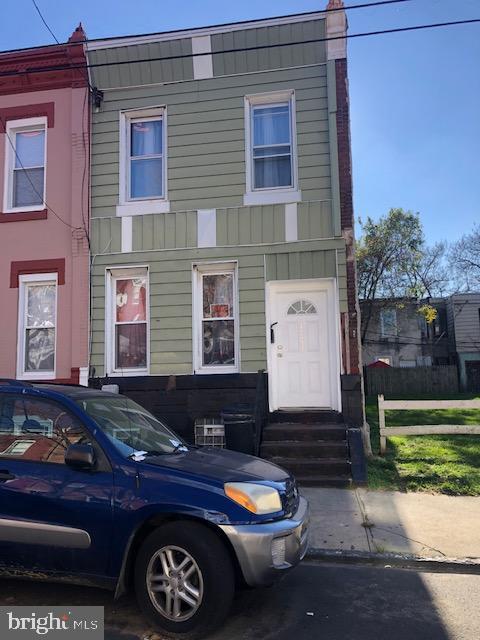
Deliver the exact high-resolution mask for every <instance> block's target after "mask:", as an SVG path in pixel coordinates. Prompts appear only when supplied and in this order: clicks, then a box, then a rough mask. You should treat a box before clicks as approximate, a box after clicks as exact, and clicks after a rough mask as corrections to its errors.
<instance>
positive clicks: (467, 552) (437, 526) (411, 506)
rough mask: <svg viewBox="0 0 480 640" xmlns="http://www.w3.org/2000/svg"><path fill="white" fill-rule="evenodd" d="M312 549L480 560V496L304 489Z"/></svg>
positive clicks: (352, 553) (438, 558)
mask: <svg viewBox="0 0 480 640" xmlns="http://www.w3.org/2000/svg"><path fill="white" fill-rule="evenodd" d="M301 493H302V494H303V495H304V496H305V497H306V498H307V499H308V500H309V502H310V512H311V524H310V547H311V549H312V551H316V550H317V551H318V550H324V551H329V552H339V555H342V554H343V555H345V556H348V555H351V556H353V555H355V554H359V555H361V554H369V555H378V556H382V555H384V556H387V555H388V554H402V555H405V556H415V557H418V558H424V559H427V558H428V559H434V560H444V561H447V560H452V559H453V560H455V559H456V560H460V561H463V562H466V561H469V562H472V563H475V564H476V563H479V564H480V498H470V497H453V496H445V495H431V494H428V493H400V492H397V491H368V490H367V489H353V490H349V489H321V488H306V487H305V488H303V489H302V490H301Z"/></svg>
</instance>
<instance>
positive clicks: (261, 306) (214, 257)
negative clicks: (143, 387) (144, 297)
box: [91, 239, 345, 375]
mask: <svg viewBox="0 0 480 640" xmlns="http://www.w3.org/2000/svg"><path fill="white" fill-rule="evenodd" d="M310 245H311V246H312V250H311V251H305V247H304V246H303V243H300V242H298V243H292V245H291V246H290V245H288V244H281V245H273V246H268V245H267V246H244V247H235V246H233V247H217V248H209V249H177V250H164V251H143V252H140V251H138V252H137V251H136V252H133V253H117V254H115V255H99V256H97V259H96V261H95V263H94V267H93V274H92V328H94V330H93V335H92V360H91V363H92V365H93V366H94V367H95V368H96V374H97V375H102V374H103V363H104V321H105V269H106V268H108V267H116V266H117V267H119V266H124V265H125V266H126V265H128V266H132V265H144V264H148V265H149V282H150V353H151V362H150V373H151V374H154V375H167V374H178V375H180V374H185V373H192V371H193V343H192V267H193V265H194V264H195V263H197V262H210V261H223V260H224V261H237V262H238V291H239V311H240V318H239V319H240V364H241V371H242V372H252V371H257V370H258V369H261V368H265V367H266V351H265V349H266V344H265V268H266V272H267V279H272V276H274V275H276V278H275V279H290V278H294V277H295V278H300V279H301V278H312V277H335V275H336V270H335V253H336V250H337V249H341V247H342V240H341V239H337V240H324V241H322V240H318V241H313V242H311V243H310ZM343 253H344V252H343ZM341 254H342V251H338V256H340V255H341ZM285 262H286V264H287V265H288V267H287V271H286V272H285V271H282V268H283V267H282V265H284V264H285ZM274 269H275V270H276V271H275V272H274ZM340 269H341V264H340V260H339V275H340ZM344 280H345V277H344V276H343V277H339V289H340V292H341V291H342V289H345V285H344ZM340 281H342V282H340ZM341 299H342V294H341Z"/></svg>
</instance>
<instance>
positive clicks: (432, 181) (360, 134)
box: [0, 0, 480, 242]
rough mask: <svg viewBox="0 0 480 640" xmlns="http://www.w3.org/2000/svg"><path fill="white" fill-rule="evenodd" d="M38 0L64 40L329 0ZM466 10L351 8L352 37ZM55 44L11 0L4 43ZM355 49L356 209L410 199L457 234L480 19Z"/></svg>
mask: <svg viewBox="0 0 480 640" xmlns="http://www.w3.org/2000/svg"><path fill="white" fill-rule="evenodd" d="M359 1H360V0H347V2H346V4H347V6H348V5H351V4H357V3H359ZM362 1H365V0H362ZM37 3H38V5H39V7H40V8H41V10H42V12H43V14H44V16H45V18H46V19H47V21H48V22H49V24H50V26H51V28H52V30H53V31H54V33H55V34H56V36H57V37H58V38H59V40H61V41H64V40H66V39H67V38H68V36H69V35H70V33H71V32H72V31H73V29H74V27H75V26H76V25H77V24H78V22H79V21H80V20H81V21H82V22H83V24H84V28H85V30H86V32H87V35H88V37H90V38H98V37H104V36H113V35H122V34H131V33H141V32H151V31H163V30H169V29H179V28H186V27H195V26H203V25H208V24H216V23H222V22H230V21H236V20H248V19H252V18H262V17H268V16H272V15H283V14H288V13H294V12H301V11H312V10H318V9H321V8H324V6H325V5H326V3H327V0H321V1H320V2H314V1H313V0H263V1H261V2H259V1H258V0H243V1H242V2H225V0H203V1H202V2H199V1H198V0H197V1H194V0H181V2H171V3H160V2H159V1H158V0H137V2H136V3H134V5H132V4H131V2H127V0H82V1H81V2H73V1H72V0H63V1H60V0H37ZM468 18H480V0H412V1H411V2H406V3H405V4H399V5H392V6H387V7H372V8H367V9H357V10H352V11H349V12H348V19H349V27H350V29H349V30H350V33H358V32H364V31H373V30H378V29H388V28H392V27H397V26H406V25H413V24H422V23H429V22H445V21H449V20H459V19H468ZM50 41H51V36H50V35H49V33H48V32H47V31H46V29H45V27H44V26H43V24H42V23H41V21H40V19H39V17H38V15H37V14H36V12H35V9H34V7H33V5H32V2H31V0H3V2H2V20H1V22H0V47H1V49H10V48H16V47H23V46H25V47H27V46H34V45H37V44H45V43H49V42H50ZM348 47H349V65H350V67H349V74H350V99H351V118H352V147H353V171H354V197H355V213H356V216H357V217H358V216H362V217H366V216H367V215H371V216H372V217H374V218H376V217H378V216H379V215H381V214H383V213H385V212H386V211H388V209H389V208H390V207H403V208H405V209H412V210H414V211H419V212H420V214H421V217H422V221H423V223H424V227H425V232H426V235H427V239H428V240H429V241H430V242H434V241H437V240H442V239H446V240H454V239H456V238H458V237H459V236H460V235H461V234H462V233H464V232H465V231H468V230H469V229H471V227H472V226H473V223H474V222H477V221H480V69H479V66H480V65H479V61H480V24H476V25H466V26H459V27H450V28H446V29H436V30H429V31H419V32H413V33H403V34H394V35H383V36H376V37H370V38H359V39H353V40H350V41H349V44H348Z"/></svg>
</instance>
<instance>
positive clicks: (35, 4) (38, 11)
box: [32, 0, 60, 44]
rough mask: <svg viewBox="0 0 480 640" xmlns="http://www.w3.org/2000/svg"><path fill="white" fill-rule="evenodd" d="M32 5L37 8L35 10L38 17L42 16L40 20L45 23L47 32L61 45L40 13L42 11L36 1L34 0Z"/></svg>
mask: <svg viewBox="0 0 480 640" xmlns="http://www.w3.org/2000/svg"><path fill="white" fill-rule="evenodd" d="M32 4H33V6H34V7H35V9H36V10H37V13H38V15H39V16H40V20H41V21H42V22H43V24H44V25H45V27H46V28H47V30H48V31H49V33H50V35H51V36H52V38H53V39H54V40H55V42H56V43H57V44H60V41H59V40H58V39H57V36H56V35H55V34H54V33H53V31H52V30H51V29H50V27H49V26H48V23H47V21H46V20H45V18H44V17H43V15H42V12H41V11H40V9H39V8H38V5H37V3H36V2H35V0H32Z"/></svg>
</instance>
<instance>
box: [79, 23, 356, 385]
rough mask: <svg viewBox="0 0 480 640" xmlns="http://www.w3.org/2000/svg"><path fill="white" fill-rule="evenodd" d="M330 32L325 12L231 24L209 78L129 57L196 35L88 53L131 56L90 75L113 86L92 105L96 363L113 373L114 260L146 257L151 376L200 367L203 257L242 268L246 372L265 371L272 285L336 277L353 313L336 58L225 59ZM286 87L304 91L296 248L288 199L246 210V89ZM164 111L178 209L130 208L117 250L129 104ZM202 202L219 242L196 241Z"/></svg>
mask: <svg viewBox="0 0 480 640" xmlns="http://www.w3.org/2000/svg"><path fill="white" fill-rule="evenodd" d="M324 35H325V29H324V20H322V19H318V20H310V21H304V22H298V23H291V24H280V25H277V26H268V27H255V28H251V29H247V28H246V29H243V28H242V29H240V30H237V31H235V30H228V28H226V30H225V32H224V33H215V34H214V35H212V36H211V44H212V60H213V72H214V77H213V78H208V79H202V80H194V79H193V62H192V58H191V57H187V58H177V59H175V60H165V61H163V62H158V61H156V62H155V61H151V62H142V63H135V62H134V61H135V60H138V59H141V58H155V57H160V56H171V55H183V54H185V53H186V54H189V53H191V39H190V38H183V37H182V38H181V39H178V40H172V41H162V42H151V43H149V44H139V45H128V46H118V47H117V46H115V47H114V48H111V49H99V50H96V51H90V52H89V53H88V56H89V61H90V62H93V63H102V62H110V61H120V60H125V61H128V62H129V63H128V64H125V65H117V66H108V67H97V68H94V69H92V82H93V84H94V85H95V86H97V87H98V88H99V89H102V90H105V92H104V99H103V101H102V104H101V106H100V108H99V109H98V110H94V112H93V113H92V147H91V158H92V163H91V218H92V221H91V235H92V253H93V254H95V257H94V260H93V267H92V278H91V285H92V308H91V312H92V320H91V322H92V324H91V327H92V347H91V351H92V356H91V364H92V365H93V366H94V367H95V368H96V375H103V373H104V358H105V353H104V348H105V347H104V343H105V270H106V269H107V268H108V267H116V266H135V265H148V268H149V286H150V340H149V348H150V373H151V374H153V375H171V374H178V375H181V374H191V373H192V372H193V340H192V331H193V318H192V312H193V309H192V266H193V265H194V264H195V263H197V262H207V263H208V262H214V261H230V262H231V261H236V262H237V263H238V294H239V313H240V317H239V333H240V336H239V338H240V370H241V371H242V372H254V371H257V370H258V369H262V368H266V338H267V336H266V328H265V283H266V281H271V280H294V279H310V278H336V284H337V289H338V296H339V306H340V311H341V312H345V311H347V280H346V253H345V241H344V239H343V238H342V237H341V226H340V207H339V180H338V152H337V130H336V111H337V105H336V98H335V91H336V88H335V62H334V61H329V62H326V55H325V43H310V44H308V45H307V44H306V45H301V44H300V45H293V44H289V45H288V46H281V47H271V48H263V49H262V48H260V49H257V50H255V51H250V52H243V53H238V54H221V53H218V52H219V51H221V50H224V49H229V48H240V47H243V46H245V47H248V46H260V47H262V46H264V45H272V44H278V43H287V42H288V43H292V42H299V41H305V40H313V39H317V38H322V37H324ZM290 90H293V91H294V93H295V121H296V130H297V139H296V146H297V158H296V161H297V166H298V189H299V190H300V191H301V201H300V202H298V203H297V235H298V241H295V242H286V237H285V231H286V229H285V227H286V219H285V205H284V204H271V205H262V206H244V205H243V197H244V194H245V191H246V164H245V160H246V159H245V97H246V96H250V95H254V94H258V93H269V92H274V91H290ZM155 106H163V107H165V109H166V122H167V159H166V160H167V193H168V200H169V202H170V213H165V214H146V215H135V216H133V217H132V251H131V252H129V253H121V245H122V241H121V240H122V239H121V227H122V223H121V218H119V217H116V206H117V205H118V204H119V171H120V165H119V126H120V112H121V111H124V110H129V109H148V108H149V107H155ZM198 209H215V210H216V229H215V230H216V246H215V247H210V248H197V242H198V239H197V210H198ZM289 213H292V210H291V209H290V210H289ZM294 219H295V218H293V220H294ZM291 221H292V217H290V218H289V224H290V223H291ZM290 228H291V227H289V229H290Z"/></svg>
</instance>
